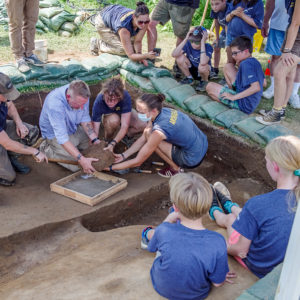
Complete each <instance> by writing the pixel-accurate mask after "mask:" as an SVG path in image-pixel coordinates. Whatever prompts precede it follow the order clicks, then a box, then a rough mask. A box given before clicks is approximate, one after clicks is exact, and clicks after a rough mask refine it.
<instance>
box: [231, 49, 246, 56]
mask: <svg viewBox="0 0 300 300" xmlns="http://www.w3.org/2000/svg"><path fill="white" fill-rule="evenodd" d="M243 51H244V50H240V51H233V52H232V54H231V55H232V56H236V55H238V54H239V53H240V52H243Z"/></svg>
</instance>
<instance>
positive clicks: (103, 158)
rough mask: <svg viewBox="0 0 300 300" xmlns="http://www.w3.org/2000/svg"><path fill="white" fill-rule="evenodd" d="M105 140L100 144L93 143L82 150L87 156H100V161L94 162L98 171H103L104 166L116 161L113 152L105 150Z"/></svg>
mask: <svg viewBox="0 0 300 300" xmlns="http://www.w3.org/2000/svg"><path fill="white" fill-rule="evenodd" d="M104 147H105V142H104V141H101V143H100V144H98V145H91V146H89V147H88V148H87V149H85V150H83V151H82V154H83V155H84V156H85V157H93V158H98V161H94V162H93V163H92V165H93V167H94V168H95V169H96V170H97V171H98V172H100V171H102V170H103V169H104V168H106V167H109V166H110V165H111V164H112V163H113V162H114V161H115V157H114V155H113V154H112V152H110V151H108V150H103V148H104Z"/></svg>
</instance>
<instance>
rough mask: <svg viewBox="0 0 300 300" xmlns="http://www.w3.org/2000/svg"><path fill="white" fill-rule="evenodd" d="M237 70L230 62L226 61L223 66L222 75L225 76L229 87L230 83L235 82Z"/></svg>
mask: <svg viewBox="0 0 300 300" xmlns="http://www.w3.org/2000/svg"><path fill="white" fill-rule="evenodd" d="M237 72H238V69H237V68H236V67H235V65H234V64H232V63H227V64H226V65H225V66H224V76H225V79H226V82H227V84H228V86H229V87H230V88H232V85H233V83H234V82H235V79H236V75H237Z"/></svg>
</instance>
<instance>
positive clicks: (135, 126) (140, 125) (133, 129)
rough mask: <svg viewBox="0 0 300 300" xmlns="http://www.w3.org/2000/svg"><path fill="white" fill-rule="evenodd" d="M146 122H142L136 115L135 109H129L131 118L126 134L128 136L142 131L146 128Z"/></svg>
mask: <svg viewBox="0 0 300 300" xmlns="http://www.w3.org/2000/svg"><path fill="white" fill-rule="evenodd" d="M146 126H147V123H145V122H142V121H141V120H140V119H139V118H138V115H137V112H136V110H135V109H132V110H131V119H130V124H129V128H128V132H127V135H128V136H129V137H132V136H134V135H136V134H137V133H140V132H143V131H144V129H145V128H146Z"/></svg>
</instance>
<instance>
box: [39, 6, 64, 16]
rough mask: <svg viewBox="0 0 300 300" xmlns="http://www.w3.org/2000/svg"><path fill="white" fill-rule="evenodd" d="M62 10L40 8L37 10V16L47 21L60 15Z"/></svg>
mask: <svg viewBox="0 0 300 300" xmlns="http://www.w3.org/2000/svg"><path fill="white" fill-rule="evenodd" d="M62 11H63V9H62V8H61V7H48V8H41V9H40V10H39V16H40V17H45V18H47V19H51V18H52V17H54V16H56V15H58V14H59V13H61V12H62Z"/></svg>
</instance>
